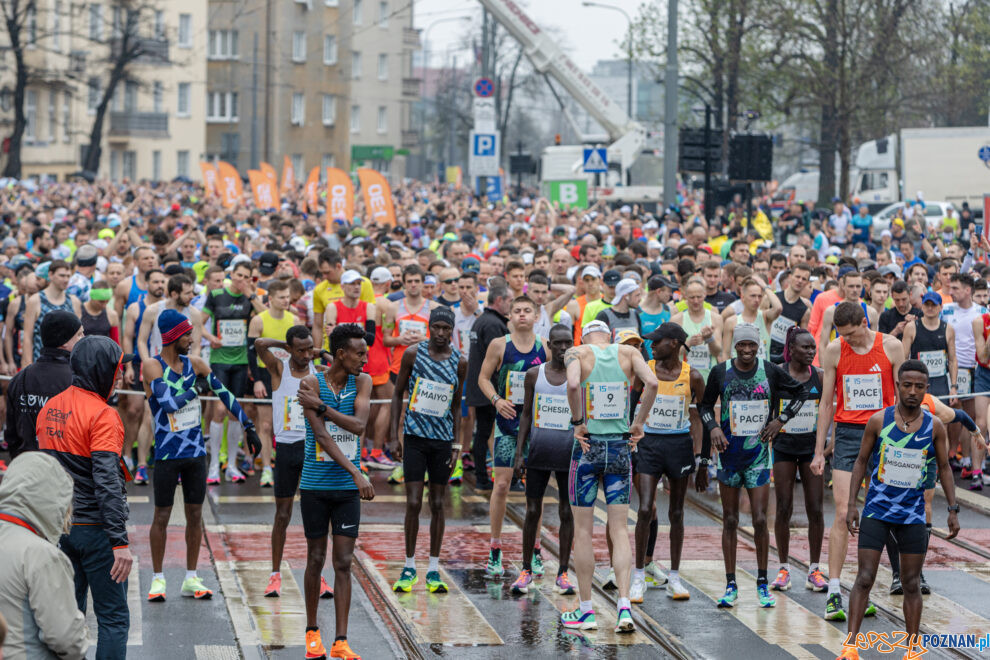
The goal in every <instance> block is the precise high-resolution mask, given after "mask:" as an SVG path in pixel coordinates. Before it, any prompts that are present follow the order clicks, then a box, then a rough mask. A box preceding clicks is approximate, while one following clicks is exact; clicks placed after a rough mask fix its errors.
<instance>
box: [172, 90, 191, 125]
mask: <svg viewBox="0 0 990 660" xmlns="http://www.w3.org/2000/svg"><path fill="white" fill-rule="evenodd" d="M183 90H185V92H183ZM183 95H184V96H185V99H183ZM191 96H192V83H187V82H180V83H179V84H178V86H177V87H176V90H175V116H176V117H189V116H190V115H192V99H191ZM183 100H185V103H183Z"/></svg>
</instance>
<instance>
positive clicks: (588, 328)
mask: <svg viewBox="0 0 990 660" xmlns="http://www.w3.org/2000/svg"><path fill="white" fill-rule="evenodd" d="M592 332H604V333H606V334H609V335H610V334H612V331H611V330H609V328H608V325H606V324H605V323H604V322H603V321H598V320H595V321H591V322H589V323H585V324H584V327H583V328H581V336H582V337H587V336H588V335H590V334H591V333H592Z"/></svg>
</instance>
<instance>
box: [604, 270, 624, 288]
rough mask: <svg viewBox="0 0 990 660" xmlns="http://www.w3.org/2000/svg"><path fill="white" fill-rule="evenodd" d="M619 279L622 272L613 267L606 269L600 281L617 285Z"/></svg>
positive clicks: (609, 284)
mask: <svg viewBox="0 0 990 660" xmlns="http://www.w3.org/2000/svg"><path fill="white" fill-rule="evenodd" d="M621 279H622V273H620V272H619V271H617V270H615V269H612V270H606V271H605V274H604V275H602V282H604V283H605V284H607V285H608V286H617V285H618V284H619V280H621Z"/></svg>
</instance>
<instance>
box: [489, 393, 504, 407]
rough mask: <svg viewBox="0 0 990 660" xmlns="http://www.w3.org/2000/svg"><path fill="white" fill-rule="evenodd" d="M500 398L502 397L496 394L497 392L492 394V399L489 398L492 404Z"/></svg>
mask: <svg viewBox="0 0 990 660" xmlns="http://www.w3.org/2000/svg"><path fill="white" fill-rule="evenodd" d="M501 398H502V397H500V396H499V395H497V394H493V395H492V399H491V401H492V405H493V406H494V405H495V404H496V403H498V402H499V399H501Z"/></svg>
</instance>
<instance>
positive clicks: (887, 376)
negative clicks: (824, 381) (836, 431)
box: [835, 332, 897, 425]
mask: <svg viewBox="0 0 990 660" xmlns="http://www.w3.org/2000/svg"><path fill="white" fill-rule="evenodd" d="M883 337H884V336H883V335H882V334H881V333H879V332H877V333H875V334H874V337H873V346H872V347H871V348H870V350H869V352H867V353H866V354H865V355H860V354H859V353H857V352H856V351H854V350H853V349H852V346H850V345H849V344H848V343H846V340H845V339H840V340H839V345H840V347H841V352H840V353H839V364H838V365H836V367H835V388H836V390H837V391H838V394H837V398H838V405H837V407H836V409H835V421H836V422H839V423H841V424H860V425H865V424H866V422H868V421H869V420H870V416H871V415H872V414H873V413H875V412H877V411H878V410H882V409H883V408H886V407H887V406H892V405H894V402H895V400H896V399H897V390H895V389H894V365H892V364H891V363H890V360H889V359H887V354H886V353H885V352H884V350H883Z"/></svg>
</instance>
